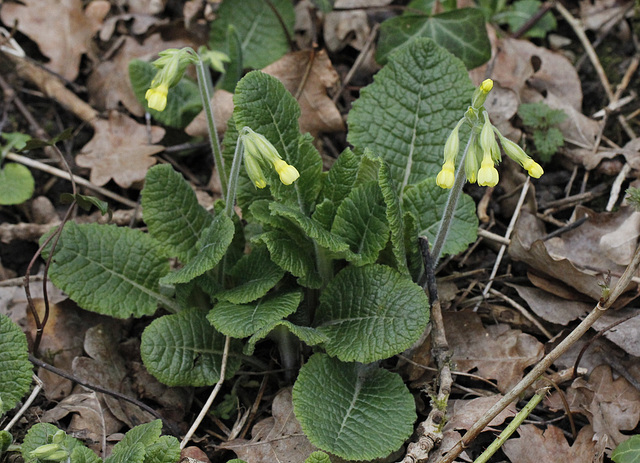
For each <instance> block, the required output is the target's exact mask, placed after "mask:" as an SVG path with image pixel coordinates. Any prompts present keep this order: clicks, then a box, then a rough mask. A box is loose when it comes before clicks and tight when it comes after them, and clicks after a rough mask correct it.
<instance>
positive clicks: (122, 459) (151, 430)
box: [105, 420, 162, 463]
mask: <svg viewBox="0 0 640 463" xmlns="http://www.w3.org/2000/svg"><path fill="white" fill-rule="evenodd" d="M161 432H162V421H160V420H154V421H152V422H150V423H145V424H141V425H139V426H136V427H135V428H133V429H130V430H129V431H128V432H127V433H126V434H125V435H124V437H123V438H122V440H121V441H120V442H118V443H117V444H116V445H115V446H114V447H113V451H112V453H111V456H110V457H109V458H107V459H106V460H105V463H129V462H137V461H139V462H140V463H142V462H143V461H146V459H145V453H146V448H147V447H148V446H150V445H151V444H153V443H154V442H156V441H157V440H158V439H159V438H160V433H161ZM140 450H142V451H140Z"/></svg>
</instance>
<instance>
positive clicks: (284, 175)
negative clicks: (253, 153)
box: [273, 159, 300, 185]
mask: <svg viewBox="0 0 640 463" xmlns="http://www.w3.org/2000/svg"><path fill="white" fill-rule="evenodd" d="M273 167H274V168H275V169H276V172H278V175H279V176H280V181H281V182H282V183H284V184H285V185H291V184H292V183H293V182H295V181H296V180H298V177H300V172H298V169H296V168H295V167H293V166H292V165H290V164H287V163H286V162H284V161H283V160H282V159H278V160H276V161H275V162H274V163H273Z"/></svg>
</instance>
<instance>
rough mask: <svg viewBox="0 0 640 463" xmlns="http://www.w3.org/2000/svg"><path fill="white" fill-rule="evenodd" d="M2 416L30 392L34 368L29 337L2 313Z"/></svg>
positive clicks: (0, 328) (0, 384)
mask: <svg viewBox="0 0 640 463" xmlns="http://www.w3.org/2000/svg"><path fill="white" fill-rule="evenodd" d="M0 371H1V372H2V375H0V416H2V415H4V413H5V412H7V411H9V410H11V409H12V408H13V407H15V406H16V405H17V404H18V402H19V401H20V399H22V397H23V396H24V395H25V394H26V393H27V392H29V387H30V386H31V375H32V368H31V363H30V362H29V351H28V350H27V338H26V336H25V335H24V333H23V332H22V330H21V329H20V327H19V326H18V325H16V324H15V323H13V322H12V321H11V319H10V318H9V317H7V316H6V315H3V314H1V313H0Z"/></svg>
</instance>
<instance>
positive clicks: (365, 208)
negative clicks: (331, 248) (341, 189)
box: [331, 182, 389, 265]
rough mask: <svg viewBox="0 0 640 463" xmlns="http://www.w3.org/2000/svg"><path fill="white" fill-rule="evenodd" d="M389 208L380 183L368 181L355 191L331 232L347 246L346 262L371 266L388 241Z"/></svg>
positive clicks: (349, 197) (340, 207)
mask: <svg viewBox="0 0 640 463" xmlns="http://www.w3.org/2000/svg"><path fill="white" fill-rule="evenodd" d="M386 210H387V208H386V205H385V203H384V198H383V197H382V192H381V191H380V187H379V186H378V184H377V183H374V182H369V183H365V184H363V185H360V186H358V187H357V188H354V189H353V190H352V191H351V193H350V194H349V196H347V197H346V198H345V199H344V200H343V201H342V203H341V204H340V206H339V207H338V210H337V212H336V217H335V220H334V222H333V226H332V227H331V233H333V234H335V235H337V236H339V237H341V238H342V239H343V240H344V241H345V242H346V243H347V244H348V245H349V252H348V253H347V254H346V258H347V260H349V261H351V262H353V263H355V264H357V265H364V264H372V263H374V262H375V261H376V259H377V258H378V254H379V253H380V251H381V250H382V249H383V248H384V247H385V245H386V244H387V241H389V225H388V224H387V217H386Z"/></svg>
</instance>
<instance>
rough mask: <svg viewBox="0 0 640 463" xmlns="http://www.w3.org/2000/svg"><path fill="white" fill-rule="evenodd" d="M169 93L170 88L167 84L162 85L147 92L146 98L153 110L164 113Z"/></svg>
mask: <svg viewBox="0 0 640 463" xmlns="http://www.w3.org/2000/svg"><path fill="white" fill-rule="evenodd" d="M168 93H169V87H168V86H167V85H166V84H160V85H158V86H157V87H152V88H150V89H149V90H147V93H145V95H144V97H145V98H146V100H147V104H148V105H149V107H150V108H151V109H155V110H156V111H164V109H165V108H166V107H167V94H168Z"/></svg>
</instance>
